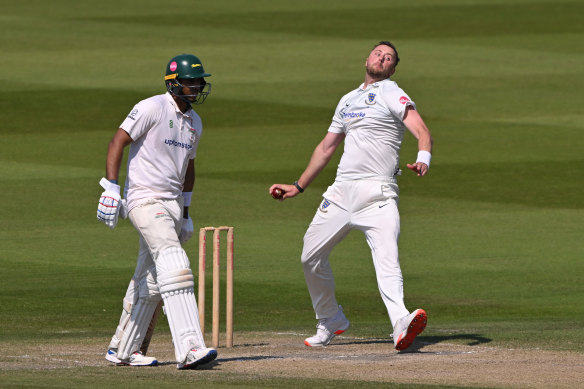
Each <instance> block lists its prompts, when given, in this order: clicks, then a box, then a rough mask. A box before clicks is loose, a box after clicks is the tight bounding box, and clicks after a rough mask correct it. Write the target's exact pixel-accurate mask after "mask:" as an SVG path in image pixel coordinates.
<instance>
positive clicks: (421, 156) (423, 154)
mask: <svg viewBox="0 0 584 389" xmlns="http://www.w3.org/2000/svg"><path fill="white" fill-rule="evenodd" d="M431 159H432V154H430V152H428V151H426V150H420V151H418V159H416V163H418V162H422V163H425V164H426V166H428V167H430V160H431Z"/></svg>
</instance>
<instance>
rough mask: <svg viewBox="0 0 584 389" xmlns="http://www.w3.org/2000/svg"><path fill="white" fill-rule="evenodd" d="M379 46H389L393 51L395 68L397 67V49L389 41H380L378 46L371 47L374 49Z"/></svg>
mask: <svg viewBox="0 0 584 389" xmlns="http://www.w3.org/2000/svg"><path fill="white" fill-rule="evenodd" d="M381 45H385V46H389V47H391V48H392V49H393V51H395V66H397V64H398V63H399V55H398V54H397V49H396V48H395V46H394V45H393V43H391V42H390V41H381V42H379V43H378V44H376V45H375V46H373V49H375V48H376V47H377V46H381Z"/></svg>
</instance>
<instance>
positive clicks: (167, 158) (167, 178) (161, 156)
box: [120, 93, 203, 209]
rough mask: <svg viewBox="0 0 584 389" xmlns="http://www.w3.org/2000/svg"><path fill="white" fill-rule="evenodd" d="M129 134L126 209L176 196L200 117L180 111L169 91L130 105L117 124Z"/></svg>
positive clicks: (199, 128)
mask: <svg viewBox="0 0 584 389" xmlns="http://www.w3.org/2000/svg"><path fill="white" fill-rule="evenodd" d="M120 128H122V129H123V130H124V131H126V132H127V133H128V135H129V136H130V137H131V138H132V140H133V142H132V143H131V144H130V152H129V154H128V169H127V174H128V176H127V178H126V186H125V189H124V197H125V198H126V199H127V200H128V209H132V208H133V207H135V206H136V205H138V204H140V203H141V202H143V201H146V200H147V199H151V198H156V199H169V200H170V199H176V198H178V197H179V196H181V194H182V189H183V183H184V179H185V174H186V171H187V166H188V162H189V159H193V158H195V156H196V154H197V147H198V145H199V140H200V138H201V135H202V133H203V125H202V123H201V118H200V117H199V115H197V113H196V112H195V111H193V110H192V109H189V110H188V111H187V112H186V113H184V114H183V113H182V112H181V111H180V109H179V108H178V106H177V105H176V102H175V101H174V99H173V98H172V96H171V95H170V94H169V93H165V94H163V95H157V96H153V97H150V98H148V99H146V100H142V101H140V102H139V103H138V104H136V105H135V106H134V108H133V109H132V111H131V112H130V114H129V115H128V117H127V118H126V119H125V120H124V121H123V123H122V124H121V125H120Z"/></svg>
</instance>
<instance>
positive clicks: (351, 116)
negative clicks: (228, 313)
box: [343, 112, 365, 119]
mask: <svg viewBox="0 0 584 389" xmlns="http://www.w3.org/2000/svg"><path fill="white" fill-rule="evenodd" d="M364 117H365V113H364V112H349V113H343V118H344V119H355V118H364Z"/></svg>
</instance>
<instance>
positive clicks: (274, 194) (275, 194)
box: [271, 188, 284, 200]
mask: <svg viewBox="0 0 584 389" xmlns="http://www.w3.org/2000/svg"><path fill="white" fill-rule="evenodd" d="M271 194H272V197H273V198H275V199H276V200H279V199H281V198H282V196H284V191H283V190H282V189H280V188H274V189H273V190H272V193H271Z"/></svg>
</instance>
